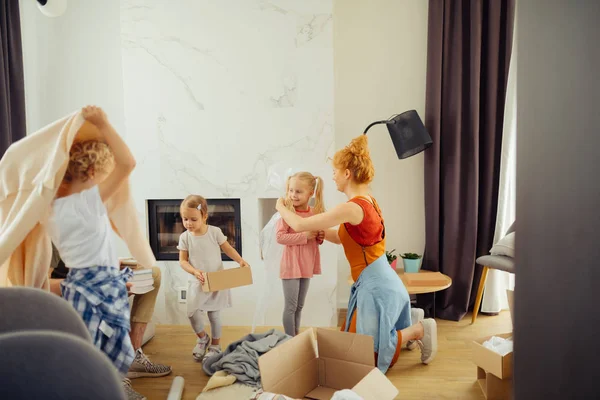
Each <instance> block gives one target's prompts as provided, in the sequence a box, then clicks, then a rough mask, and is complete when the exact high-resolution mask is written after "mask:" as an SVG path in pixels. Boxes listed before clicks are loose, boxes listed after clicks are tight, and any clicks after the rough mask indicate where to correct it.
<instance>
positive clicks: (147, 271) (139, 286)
mask: <svg viewBox="0 0 600 400" xmlns="http://www.w3.org/2000/svg"><path fill="white" fill-rule="evenodd" d="M119 262H120V263H121V265H122V266H127V267H129V268H131V269H132V270H133V276H132V277H131V278H130V279H129V282H131V283H132V286H131V288H130V289H129V292H130V293H132V294H144V293H148V292H149V291H151V290H154V278H152V269H151V268H138V263H137V261H136V260H134V259H133V258H123V259H119Z"/></svg>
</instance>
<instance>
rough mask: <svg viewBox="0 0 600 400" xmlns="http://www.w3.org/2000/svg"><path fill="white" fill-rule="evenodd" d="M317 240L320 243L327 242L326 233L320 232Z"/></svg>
mask: <svg viewBox="0 0 600 400" xmlns="http://www.w3.org/2000/svg"><path fill="white" fill-rule="evenodd" d="M317 240H318V241H319V242H322V241H323V240H325V231H319V232H318V233H317Z"/></svg>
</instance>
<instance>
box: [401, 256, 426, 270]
mask: <svg viewBox="0 0 600 400" xmlns="http://www.w3.org/2000/svg"><path fill="white" fill-rule="evenodd" d="M400 257H402V263H403V264H404V272H408V273H415V272H419V267H420V266H421V256H420V255H418V254H416V253H404V254H402V255H400Z"/></svg>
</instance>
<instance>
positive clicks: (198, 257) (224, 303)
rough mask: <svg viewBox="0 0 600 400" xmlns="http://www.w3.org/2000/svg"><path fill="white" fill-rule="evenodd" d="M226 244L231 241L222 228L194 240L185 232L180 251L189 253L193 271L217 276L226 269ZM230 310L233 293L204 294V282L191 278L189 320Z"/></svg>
mask: <svg viewBox="0 0 600 400" xmlns="http://www.w3.org/2000/svg"><path fill="white" fill-rule="evenodd" d="M226 241H227V237H226V236H225V235H224V234H223V231H221V228H218V227H216V226H212V225H208V230H207V231H206V233H205V234H204V235H202V236H194V235H192V234H191V233H190V232H189V231H185V232H183V233H182V234H181V236H180V237H179V245H178V246H177V248H178V249H179V250H182V251H187V252H188V257H189V263H190V264H191V265H192V267H194V268H196V269H198V270H200V271H203V272H216V271H221V270H223V269H225V267H224V266H223V261H222V260H221V245H222V244H223V243H225V242H226ZM229 307H231V292H230V290H229V289H226V290H219V291H218V292H203V291H202V285H201V284H200V281H199V280H198V279H197V278H196V277H195V276H190V279H189V280H188V293H187V314H188V317H191V316H192V315H193V314H194V313H195V312H196V311H197V310H201V311H219V310H222V309H224V308H229Z"/></svg>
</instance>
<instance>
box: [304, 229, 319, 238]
mask: <svg viewBox="0 0 600 400" xmlns="http://www.w3.org/2000/svg"><path fill="white" fill-rule="evenodd" d="M304 234H305V235H306V240H312V239H314V238H316V237H317V231H309V232H304Z"/></svg>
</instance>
